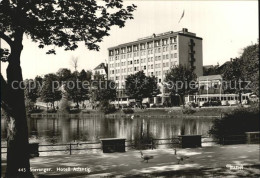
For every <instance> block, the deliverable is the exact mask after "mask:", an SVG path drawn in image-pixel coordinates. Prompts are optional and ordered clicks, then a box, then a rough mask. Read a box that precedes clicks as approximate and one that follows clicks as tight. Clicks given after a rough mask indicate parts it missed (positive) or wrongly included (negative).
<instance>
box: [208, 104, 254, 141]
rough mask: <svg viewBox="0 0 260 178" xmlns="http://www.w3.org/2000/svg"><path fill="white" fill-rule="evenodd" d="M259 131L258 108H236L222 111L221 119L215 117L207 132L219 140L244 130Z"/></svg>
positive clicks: (240, 133)
mask: <svg viewBox="0 0 260 178" xmlns="http://www.w3.org/2000/svg"><path fill="white" fill-rule="evenodd" d="M254 131H259V108H258V105H257V106H251V107H249V108H243V107H241V108H238V109H235V110H232V111H230V112H228V113H224V116H223V117H222V118H221V119H215V120H214V121H213V126H212V128H211V129H210V130H209V132H208V133H209V134H210V135H212V136H213V137H214V138H216V139H219V140H221V139H222V138H223V137H225V136H230V135H242V134H245V132H254Z"/></svg>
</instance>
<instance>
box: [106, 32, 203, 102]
mask: <svg viewBox="0 0 260 178" xmlns="http://www.w3.org/2000/svg"><path fill="white" fill-rule="evenodd" d="M108 55H109V56H108V79H110V80H113V81H115V82H116V83H117V85H118V88H119V89H120V92H119V93H118V98H120V99H119V100H120V101H122V102H123V101H126V100H128V98H127V97H126V96H125V95H124V91H123V90H124V85H125V78H126V77H127V76H128V75H130V74H134V73H136V72H138V71H141V70H143V71H144V73H145V74H146V75H147V76H152V75H154V76H155V77H156V78H157V81H158V83H160V82H163V81H164V78H165V74H166V73H167V72H168V71H169V70H170V69H171V67H174V66H177V65H186V66H189V67H191V68H193V69H194V72H195V74H196V75H197V76H202V73H203V70H202V66H203V62H202V61H203V55H202V38H200V37H197V36H196V34H195V33H191V32H188V29H186V28H183V29H182V31H178V32H173V31H170V32H165V33H161V34H153V35H152V36H148V37H145V38H140V39H138V40H137V41H133V42H129V43H124V44H120V45H118V46H114V47H110V48H108ZM158 97H162V98H163V97H164V96H163V95H162V94H161V95H160V96H158ZM163 100H164V99H162V100H160V101H162V102H163ZM155 101H158V100H155ZM123 103H124V102H123ZM155 103H156V102H155Z"/></svg>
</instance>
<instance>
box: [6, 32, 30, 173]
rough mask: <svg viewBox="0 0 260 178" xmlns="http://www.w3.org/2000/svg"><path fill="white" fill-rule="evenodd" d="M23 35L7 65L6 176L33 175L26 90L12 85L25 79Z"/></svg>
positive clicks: (15, 42)
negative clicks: (21, 65)
mask: <svg viewBox="0 0 260 178" xmlns="http://www.w3.org/2000/svg"><path fill="white" fill-rule="evenodd" d="M22 35H23V33H20V36H17V39H20V40H15V41H14V46H13V48H11V55H10V57H9V65H8V67H7V85H8V86H9V91H8V92H9V93H8V96H9V97H8V104H9V106H10V108H12V111H11V112H10V114H8V118H7V167H6V177H8V178H9V177H12V178H16V177H19V178H20V177H33V176H32V174H31V172H30V162H29V143H28V126H27V120H26V111H25V102H24V90H23V89H21V88H19V87H18V86H19V85H13V86H14V87H15V88H14V87H12V84H17V83H21V82H22V81H23V78H22V70H21V67H20V55H21V51H22ZM17 41H18V42H17ZM13 82H14V83H13ZM16 88H17V89H16ZM3 94H5V93H3Z"/></svg>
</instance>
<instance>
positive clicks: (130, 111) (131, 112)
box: [123, 108, 134, 114]
mask: <svg viewBox="0 0 260 178" xmlns="http://www.w3.org/2000/svg"><path fill="white" fill-rule="evenodd" d="M123 112H124V113H125V114H133V113H134V110H133V109H131V108H127V109H123Z"/></svg>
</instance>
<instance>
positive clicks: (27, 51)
mask: <svg viewBox="0 0 260 178" xmlns="http://www.w3.org/2000/svg"><path fill="white" fill-rule="evenodd" d="M125 4H126V5H127V4H136V5H137V10H136V11H135V12H134V19H133V20H129V21H127V22H126V24H125V27H123V28H118V27H113V28H111V31H110V36H108V37H105V38H104V40H103V41H102V42H101V43H100V44H99V45H100V51H98V52H97V51H90V50H88V49H87V48H86V47H85V46H84V44H83V43H80V44H79V48H78V49H76V50H75V51H64V50H63V49H61V48H57V47H56V53H57V54H56V55H47V54H45V53H46V50H44V49H39V48H38V47H37V46H38V44H36V43H33V42H31V40H30V38H29V37H27V36H24V39H23V45H24V48H23V52H22V55H21V66H22V70H23V78H24V79H27V78H34V77H35V76H36V75H44V74H47V73H56V72H57V71H58V70H59V69H60V68H70V69H71V70H73V66H72V65H71V59H72V58H73V57H78V60H79V66H78V70H79V71H80V70H82V69H85V70H91V69H93V68H95V67H96V66H97V65H98V64H100V63H101V62H106V60H107V59H108V51H107V48H109V47H112V46H116V45H119V44H121V43H127V42H131V41H135V40H137V39H138V38H142V37H146V36H150V35H152V34H153V33H155V34H157V33H163V32H167V31H180V30H181V29H182V28H188V30H189V31H190V32H193V33H196V35H197V36H199V37H202V38H203V65H216V64H217V63H219V64H220V65H221V64H223V63H224V62H226V61H228V60H230V58H235V57H239V56H240V55H241V53H242V52H243V48H244V47H246V46H248V45H251V44H254V43H256V42H257V40H258V38H259V37H258V31H259V25H258V2H257V1H169V0H168V1H152V0H143V1H130V0H127V1H125ZM183 11H185V13H184V17H183V18H182V20H181V21H180V23H178V21H179V19H180V17H181V15H182V13H183ZM1 46H3V47H4V46H6V43H5V42H4V41H3V40H1ZM6 67H7V63H2V62H1V73H2V74H3V75H4V77H5V70H6ZM5 78H6V77H5Z"/></svg>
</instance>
